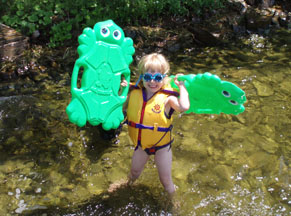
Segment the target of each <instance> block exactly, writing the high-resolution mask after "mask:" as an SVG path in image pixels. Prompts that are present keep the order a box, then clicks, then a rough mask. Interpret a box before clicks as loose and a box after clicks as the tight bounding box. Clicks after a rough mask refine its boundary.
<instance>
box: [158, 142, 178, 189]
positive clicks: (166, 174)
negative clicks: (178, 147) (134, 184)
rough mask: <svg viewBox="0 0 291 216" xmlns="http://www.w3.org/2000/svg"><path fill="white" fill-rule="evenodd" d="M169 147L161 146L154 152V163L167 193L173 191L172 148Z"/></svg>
mask: <svg viewBox="0 0 291 216" xmlns="http://www.w3.org/2000/svg"><path fill="white" fill-rule="evenodd" d="M169 148H170V147H166V148H162V149H160V150H158V151H157V152H156V154H155V163H156V166H157V168H158V172H159V177H160V181H161V183H162V184H163V186H164V188H165V190H166V191H167V192H168V193H169V194H173V193H174V192H175V187H174V184H173V180H172V173H171V169H172V150H171V149H169Z"/></svg>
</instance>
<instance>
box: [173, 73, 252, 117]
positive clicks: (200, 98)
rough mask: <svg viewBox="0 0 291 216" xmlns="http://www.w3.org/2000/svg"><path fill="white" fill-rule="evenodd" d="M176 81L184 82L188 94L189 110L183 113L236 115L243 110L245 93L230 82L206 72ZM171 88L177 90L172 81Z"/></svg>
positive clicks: (182, 77)
mask: <svg viewBox="0 0 291 216" xmlns="http://www.w3.org/2000/svg"><path fill="white" fill-rule="evenodd" d="M171 77H172V78H174V76H171ZM178 81H185V87H186V89H187V91H188V93H189V99H190V108H189V110H187V111H186V112H185V113H191V112H193V113H197V114H220V113H225V114H234V115H238V114H240V113H242V112H243V111H244V110H245V107H244V105H243V104H244V103H245V102H246V96H245V92H244V91H243V90H241V89H240V88H239V87H237V86H236V85H235V84H233V83H231V82H227V81H222V80H221V79H220V78H219V77H218V76H217V75H213V74H211V73H208V72H206V73H204V74H197V75H194V74H189V75H182V76H179V77H178ZM171 86H172V87H173V88H175V89H177V90H179V88H178V87H177V85H176V84H175V83H174V79H172V80H171Z"/></svg>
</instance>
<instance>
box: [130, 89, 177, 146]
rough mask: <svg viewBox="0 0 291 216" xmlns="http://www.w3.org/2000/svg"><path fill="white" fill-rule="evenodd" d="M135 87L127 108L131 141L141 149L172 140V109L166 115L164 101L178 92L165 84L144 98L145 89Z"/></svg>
mask: <svg viewBox="0 0 291 216" xmlns="http://www.w3.org/2000/svg"><path fill="white" fill-rule="evenodd" d="M135 88H136V89H134V90H132V91H131V93H130V97H129V102H128V108H127V121H128V132H129V136H130V138H131V140H132V142H133V143H134V145H135V146H136V147H137V146H138V145H140V146H141V147H142V148H143V149H147V148H151V147H154V146H155V147H158V146H164V145H167V144H170V143H171V142H172V141H173V138H172V136H171V130H172V127H173V126H172V120H173V118H172V113H173V111H174V110H173V109H172V108H171V110H170V112H169V115H168V116H167V115H166V113H165V105H164V103H165V100H166V99H167V97H168V96H170V95H175V96H178V95H179V93H178V92H177V91H175V90H174V89H173V88H171V87H170V86H169V85H165V86H164V87H163V88H162V89H160V90H159V91H158V92H156V93H155V94H154V95H153V96H152V97H151V98H150V99H148V100H146V91H145V89H144V88H142V89H141V88H139V87H135Z"/></svg>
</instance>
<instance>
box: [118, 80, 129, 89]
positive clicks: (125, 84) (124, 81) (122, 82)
mask: <svg viewBox="0 0 291 216" xmlns="http://www.w3.org/2000/svg"><path fill="white" fill-rule="evenodd" d="M127 85H128V82H127V81H126V80H125V79H123V80H121V82H120V86H121V87H126V86H127Z"/></svg>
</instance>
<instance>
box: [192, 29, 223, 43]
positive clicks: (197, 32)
mask: <svg viewBox="0 0 291 216" xmlns="http://www.w3.org/2000/svg"><path fill="white" fill-rule="evenodd" d="M187 29H188V30H189V31H190V32H192V33H193V34H194V36H195V39H196V42H198V43H200V44H203V45H209V46H214V45H218V44H220V43H221V41H220V40H219V39H218V38H216V37H215V36H214V35H213V34H212V33H211V32H209V31H208V30H207V29H205V28H204V27H200V26H187Z"/></svg>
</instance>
